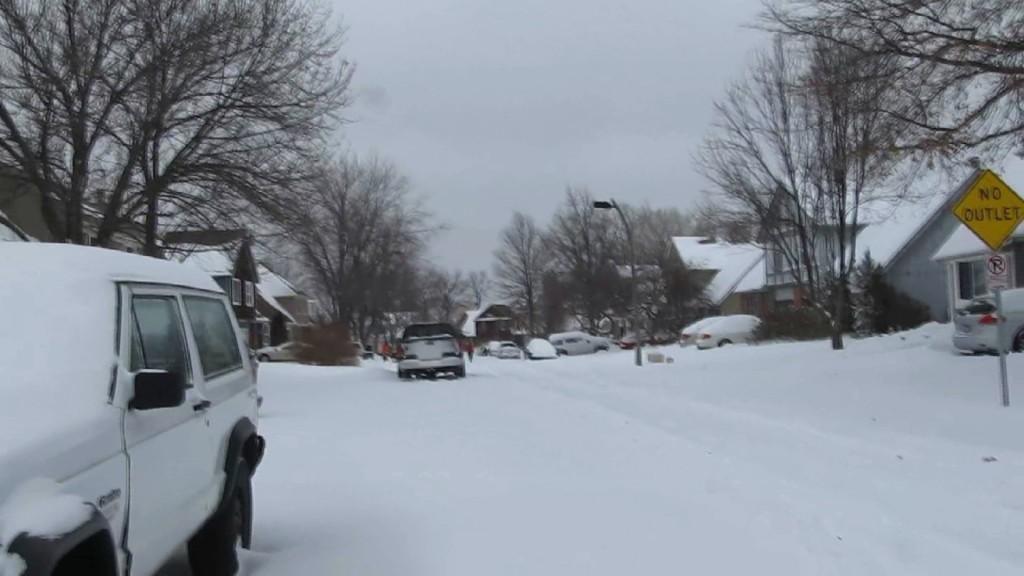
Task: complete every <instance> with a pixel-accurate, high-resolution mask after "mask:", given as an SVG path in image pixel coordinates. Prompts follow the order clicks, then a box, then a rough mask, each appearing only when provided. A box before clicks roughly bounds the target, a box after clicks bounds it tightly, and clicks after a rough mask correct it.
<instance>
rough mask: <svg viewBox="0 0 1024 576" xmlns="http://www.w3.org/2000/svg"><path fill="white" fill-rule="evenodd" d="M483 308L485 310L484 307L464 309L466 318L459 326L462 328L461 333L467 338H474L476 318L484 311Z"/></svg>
mask: <svg viewBox="0 0 1024 576" xmlns="http://www.w3.org/2000/svg"><path fill="white" fill-rule="evenodd" d="M484 310H486V308H481V309H479V310H467V311H466V319H465V320H464V321H463V322H462V326H460V327H459V328H461V329H462V333H463V334H464V335H465V336H466V337H467V338H476V319H477V318H479V317H480V315H481V314H483V313H484Z"/></svg>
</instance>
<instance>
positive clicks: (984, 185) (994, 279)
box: [953, 170, 1024, 406]
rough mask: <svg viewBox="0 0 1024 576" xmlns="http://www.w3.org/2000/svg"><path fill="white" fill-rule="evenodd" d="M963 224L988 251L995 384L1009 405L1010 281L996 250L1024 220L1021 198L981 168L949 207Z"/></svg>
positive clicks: (1008, 272) (1002, 260) (1008, 267)
mask: <svg viewBox="0 0 1024 576" xmlns="http://www.w3.org/2000/svg"><path fill="white" fill-rule="evenodd" d="M953 214H954V215H956V217H957V218H958V219H960V221H961V222H963V224H964V226H967V228H969V229H970V230H971V232H974V235H975V236H977V237H978V239H979V240H981V241H982V242H983V243H984V244H985V245H986V246H988V247H989V250H991V251H992V255H991V256H989V258H988V261H987V262H986V266H985V267H986V270H987V272H988V278H987V279H988V287H989V289H991V290H992V291H993V292H994V293H995V296H996V318H998V319H999V322H998V324H997V327H996V329H997V332H998V343H997V346H999V385H1000V386H999V388H1000V391H1001V392H1002V399H1003V406H1009V405H1010V383H1009V379H1008V377H1007V373H1006V346H1005V342H1006V316H1005V315H1004V314H1003V290H1004V289H1006V288H1009V287H1011V285H1010V266H1009V263H1008V262H1007V259H1006V256H1004V255H1002V254H1000V253H999V251H1000V250H1001V249H1002V248H1003V245H1004V244H1006V241H1007V240H1008V239H1009V238H1010V236H1011V235H1012V234H1013V231H1014V230H1016V229H1017V226H1019V225H1020V223H1021V221H1024V199H1021V197H1020V196H1018V195H1017V193H1016V192H1014V190H1013V188H1010V187H1009V186H1008V185H1007V184H1006V183H1005V182H1003V180H1002V178H1000V177H999V176H997V175H996V173H995V172H993V171H991V170H985V171H984V172H982V173H981V175H980V176H978V179H977V180H975V181H974V185H973V186H971V187H970V188H969V189H968V190H967V192H965V193H964V195H963V197H962V198H960V201H959V202H957V204H956V206H955V207H953Z"/></svg>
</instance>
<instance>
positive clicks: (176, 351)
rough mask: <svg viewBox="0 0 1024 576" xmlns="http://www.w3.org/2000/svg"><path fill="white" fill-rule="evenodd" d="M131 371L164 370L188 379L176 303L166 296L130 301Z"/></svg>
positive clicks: (183, 342)
mask: <svg viewBox="0 0 1024 576" xmlns="http://www.w3.org/2000/svg"><path fill="white" fill-rule="evenodd" d="M131 356H132V357H131V370H132V372H137V371H139V370H143V369H149V370H166V371H168V372H173V373H175V374H180V375H182V376H184V377H186V379H187V377H188V374H189V370H188V353H187V351H186V347H185V338H184V335H183V332H182V329H181V313H180V312H179V310H178V303H177V302H176V301H175V299H174V298H171V297H168V296H136V297H135V298H133V299H132V354H131Z"/></svg>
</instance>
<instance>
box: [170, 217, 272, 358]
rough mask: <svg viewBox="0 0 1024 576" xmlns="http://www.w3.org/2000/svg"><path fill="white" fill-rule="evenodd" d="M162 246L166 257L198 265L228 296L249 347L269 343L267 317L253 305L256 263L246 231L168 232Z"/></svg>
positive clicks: (262, 345) (253, 347)
mask: <svg viewBox="0 0 1024 576" xmlns="http://www.w3.org/2000/svg"><path fill="white" fill-rule="evenodd" d="M164 245H165V250H166V252H167V254H168V256H170V257H171V258H173V259H175V260H178V261H180V262H182V263H185V264H189V265H191V266H196V267H198V268H200V269H201V270H203V271H204V272H206V273H207V274H209V275H210V276H212V277H213V280H214V281H215V282H216V283H217V284H218V285H219V286H220V287H221V289H222V290H224V293H225V294H227V295H228V296H229V297H230V299H231V304H232V305H233V307H234V312H235V317H236V318H237V319H238V327H239V328H240V329H241V330H242V334H243V336H244V338H245V341H246V342H247V343H248V345H249V347H250V348H252V349H259V348H262V347H264V346H267V345H269V343H270V339H271V334H270V328H271V326H270V319H269V318H267V317H265V316H263V315H262V314H260V313H259V310H258V309H257V306H256V300H257V286H258V285H259V282H260V276H259V265H258V263H257V262H256V258H255V257H254V256H253V253H252V241H251V239H250V238H249V235H248V233H247V232H246V231H244V230H230V231H219V230H218V231H183V232H172V233H168V234H167V235H166V236H165V237H164Z"/></svg>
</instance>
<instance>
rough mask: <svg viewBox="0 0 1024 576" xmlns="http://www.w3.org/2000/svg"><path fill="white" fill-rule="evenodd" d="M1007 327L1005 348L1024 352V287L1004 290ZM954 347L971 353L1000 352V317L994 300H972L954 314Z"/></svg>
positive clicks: (1004, 337)
mask: <svg viewBox="0 0 1024 576" xmlns="http://www.w3.org/2000/svg"><path fill="white" fill-rule="evenodd" d="M1002 317H1003V318H1005V321H1006V329H1005V332H1004V336H1003V350H1006V351H1008V352H1010V351H1012V352H1022V351H1024V288H1015V289H1013V290H1006V291H1004V292H1003V313H1002ZM953 327H954V329H953V346H955V347H956V348H957V349H958V350H961V351H963V352H970V353H987V354H992V353H998V352H999V344H998V342H999V319H998V315H997V314H996V305H995V301H994V300H993V299H992V298H990V297H982V298H977V299H975V300H973V301H972V302H971V303H970V304H968V305H967V306H965V307H963V308H961V309H959V310H957V311H956V315H955V316H954V317H953Z"/></svg>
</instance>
